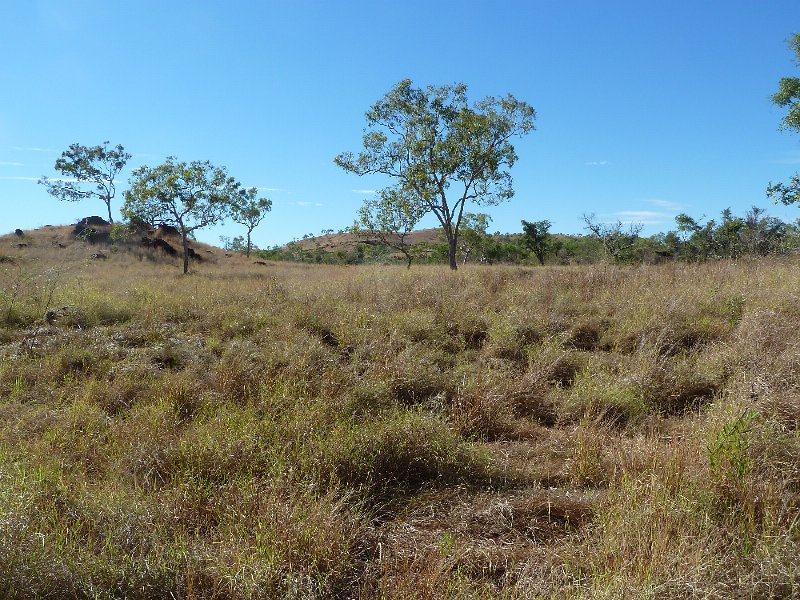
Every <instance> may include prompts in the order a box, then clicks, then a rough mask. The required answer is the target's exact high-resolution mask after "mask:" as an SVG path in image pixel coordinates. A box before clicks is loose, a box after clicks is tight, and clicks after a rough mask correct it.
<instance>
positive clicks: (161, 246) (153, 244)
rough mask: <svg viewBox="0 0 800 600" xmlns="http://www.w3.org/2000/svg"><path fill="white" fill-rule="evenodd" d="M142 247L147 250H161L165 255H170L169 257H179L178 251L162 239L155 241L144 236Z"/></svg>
mask: <svg viewBox="0 0 800 600" xmlns="http://www.w3.org/2000/svg"><path fill="white" fill-rule="evenodd" d="M142 246H145V247H147V248H153V249H156V250H161V251H162V252H164V253H165V254H168V255H169V256H177V255H178V251H177V250H175V248H173V247H172V246H171V245H170V244H169V242H167V241H165V240H162V239H161V238H156V239H153V238H149V237H147V236H144V237H143V238H142Z"/></svg>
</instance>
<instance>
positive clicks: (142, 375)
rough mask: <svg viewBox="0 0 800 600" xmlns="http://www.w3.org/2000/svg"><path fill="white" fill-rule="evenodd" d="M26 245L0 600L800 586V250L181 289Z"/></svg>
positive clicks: (7, 276)
mask: <svg viewBox="0 0 800 600" xmlns="http://www.w3.org/2000/svg"><path fill="white" fill-rule="evenodd" d="M18 241H19V240H18V239H17V238H15V237H14V236H5V237H1V238H0V260H2V262H0V294H1V295H0V597H3V598H20V599H21V598H66V597H77V598H119V597H124V598H173V597H174V598H231V599H233V598H237V599H238V598H420V599H427V598H647V597H649V598H750V597H753V598H792V597H800V462H799V459H798V457H799V456H800V429H799V428H798V425H799V424H800V336H798V333H797V332H798V331H800V263H798V261H797V259H796V258H795V259H781V260H760V261H752V262H738V263H733V262H713V263H706V264H701V265H675V264H669V265H662V266H656V267H610V266H593V267H545V268H531V269H523V268H502V267H492V268H483V267H474V268H467V269H463V270H461V271H458V272H456V273H451V272H449V270H447V269H446V268H444V267H442V268H439V267H423V268H416V267H415V268H413V269H411V270H410V271H406V270H405V269H403V268H389V267H382V268H378V267H357V268H354V267H350V268H348V267H325V266H309V265H302V264H267V265H263V264H261V265H259V264H252V263H249V262H247V261H245V260H244V259H242V258H241V257H239V256H231V257H226V256H224V254H223V253H222V251H215V253H213V254H211V253H207V258H206V260H204V261H203V262H202V263H201V264H198V265H195V267H194V273H193V274H192V275H190V276H186V277H184V276H182V275H181V274H180V267H179V265H177V264H171V263H170V262H168V261H163V260H155V261H154V260H150V259H149V258H148V255H147V254H146V253H138V254H133V253H131V252H129V251H125V250H121V251H119V252H106V253H107V255H108V258H107V259H105V260H103V259H94V260H93V259H91V258H90V257H91V255H92V254H95V253H96V249H95V248H92V247H90V246H88V245H86V244H84V243H83V242H80V241H76V240H70V239H69V238H68V236H67V234H66V233H65V231H63V230H60V229H57V228H51V229H43V230H40V231H36V232H28V233H27V234H26V237H25V243H26V244H27V246H26V247H23V248H19V247H17V246H16V244H17V242H18ZM58 244H61V245H62V246H64V247H63V248H62V247H60V246H59V245H58Z"/></svg>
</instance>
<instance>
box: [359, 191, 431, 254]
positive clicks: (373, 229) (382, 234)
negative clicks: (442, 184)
mask: <svg viewBox="0 0 800 600" xmlns="http://www.w3.org/2000/svg"><path fill="white" fill-rule="evenodd" d="M425 212H427V211H426V210H425V209H424V207H423V206H421V205H420V203H419V202H417V201H416V199H415V198H414V197H413V196H412V195H410V194H407V193H403V192H402V191H400V190H398V189H395V188H387V189H384V190H381V191H380V192H378V194H377V196H376V197H374V198H367V199H366V200H364V204H362V205H361V208H360V209H359V211H358V216H359V220H358V221H357V222H356V225H355V227H354V230H355V233H356V234H358V235H359V236H361V237H366V238H369V237H375V238H377V239H378V241H379V242H380V243H381V244H383V245H384V246H388V247H389V248H394V249H395V250H397V251H399V252H401V253H402V254H403V256H404V257H405V259H406V268H408V269H410V268H411V261H412V259H413V255H412V253H411V244H409V242H408V239H407V238H408V236H409V235H410V234H411V232H412V231H413V230H414V227H416V226H417V223H419V220H420V219H421V218H422V216H423V215H424V214H425Z"/></svg>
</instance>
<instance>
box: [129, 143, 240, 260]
mask: <svg viewBox="0 0 800 600" xmlns="http://www.w3.org/2000/svg"><path fill="white" fill-rule="evenodd" d="M241 197H242V190H241V188H240V186H239V183H238V182H237V181H236V180H235V179H233V177H230V176H228V173H227V171H226V170H225V168H224V167H215V166H213V165H212V164H211V163H210V162H208V161H193V162H191V163H185V162H178V161H177V160H176V159H175V157H174V156H170V157H168V158H167V160H166V162H164V163H163V164H162V165H159V166H157V167H148V166H143V167H140V168H138V169H136V170H135V171H134V172H133V177H132V179H131V189H130V190H128V191H127V192H125V204H124V206H123V207H122V214H123V215H124V216H125V217H126V218H127V219H130V220H132V221H138V222H143V223H147V224H150V225H169V226H171V227H175V228H176V229H177V230H178V231H179V232H180V234H181V241H182V243H183V272H184V273H188V271H189V246H188V236H189V234H190V233H192V232H193V231H196V230H197V229H201V228H203V227H207V226H209V225H214V224H215V223H219V222H220V221H222V220H223V219H224V218H225V217H226V216H229V215H231V214H232V212H233V211H234V208H235V207H236V206H237V201H239V200H240V198H241Z"/></svg>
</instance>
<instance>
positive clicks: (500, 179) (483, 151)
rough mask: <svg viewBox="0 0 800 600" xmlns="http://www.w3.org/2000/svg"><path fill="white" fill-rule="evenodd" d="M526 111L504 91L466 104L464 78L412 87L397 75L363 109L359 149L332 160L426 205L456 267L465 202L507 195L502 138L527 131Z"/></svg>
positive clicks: (507, 150) (508, 158)
mask: <svg viewBox="0 0 800 600" xmlns="http://www.w3.org/2000/svg"><path fill="white" fill-rule="evenodd" d="M534 118H535V111H534V109H533V108H532V107H531V106H529V105H528V104H526V103H525V102H522V101H520V100H517V99H516V98H514V96H512V95H510V94H509V95H507V96H504V97H502V98H494V97H492V96H489V97H486V98H484V99H483V100H480V101H478V102H476V103H473V104H470V103H469V101H468V99H467V86H466V85H464V84H461V83H458V84H453V85H443V86H427V87H425V88H415V87H413V85H412V82H411V80H410V79H404V80H402V81H400V82H399V83H397V84H396V85H395V86H394V87H393V88H392V89H391V90H390V91H389V92H388V93H387V94H386V95H385V96H384V97H383V98H381V99H380V100H378V102H376V103H375V104H374V105H373V106H372V107H371V108H370V109H369V110H368V111H367V113H366V121H367V124H366V128H365V132H364V136H363V150H362V151H361V152H359V153H358V154H354V153H352V152H344V153H342V154H340V155H339V156H337V157H336V159H335V161H336V164H337V165H339V166H340V167H341V168H343V169H344V170H345V171H348V172H351V173H356V174H358V175H368V174H380V175H385V176H388V177H390V178H391V179H392V180H393V184H392V185H391V186H390V187H389V188H388V189H391V190H394V191H395V192H396V194H394V195H390V196H389V198H390V199H392V198H393V199H397V200H400V199H402V200H403V201H406V199H408V200H410V201H411V202H413V203H414V205H415V206H416V207H418V208H419V210H420V212H421V213H422V214H427V213H433V214H434V215H435V216H436V218H437V219H438V221H439V224H440V225H441V226H442V229H443V232H444V236H445V238H446V239H447V247H448V255H449V261H450V268H451V269H457V268H458V264H457V261H456V252H457V249H458V236H459V228H460V226H461V223H462V219H463V217H464V208H465V206H466V205H467V203H470V202H472V203H474V204H476V205H479V206H488V205H496V204H499V203H501V202H503V201H505V200H508V199H510V198H511V197H512V196H513V195H514V190H513V188H512V181H511V174H510V173H509V169H510V168H511V167H512V166H513V164H514V163H515V162H516V160H517V154H516V152H515V150H514V146H513V145H512V144H511V141H510V140H511V138H513V137H515V136H519V135H524V134H527V133H529V132H531V131H532V130H533V129H534ZM387 208H389V207H388V206H387ZM392 210H394V207H392Z"/></svg>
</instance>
